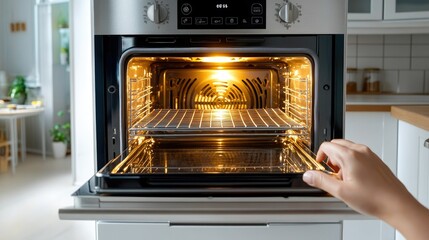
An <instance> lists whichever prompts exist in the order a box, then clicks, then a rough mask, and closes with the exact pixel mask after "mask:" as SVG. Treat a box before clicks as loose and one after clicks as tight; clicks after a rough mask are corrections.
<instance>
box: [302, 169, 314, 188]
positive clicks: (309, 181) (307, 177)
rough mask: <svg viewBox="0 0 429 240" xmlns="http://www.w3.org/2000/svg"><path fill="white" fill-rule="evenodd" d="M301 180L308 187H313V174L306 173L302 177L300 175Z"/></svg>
mask: <svg viewBox="0 0 429 240" xmlns="http://www.w3.org/2000/svg"><path fill="white" fill-rule="evenodd" d="M302 180H304V182H306V183H307V184H308V185H311V186H313V184H314V174H313V172H311V171H307V172H305V173H304V175H302Z"/></svg>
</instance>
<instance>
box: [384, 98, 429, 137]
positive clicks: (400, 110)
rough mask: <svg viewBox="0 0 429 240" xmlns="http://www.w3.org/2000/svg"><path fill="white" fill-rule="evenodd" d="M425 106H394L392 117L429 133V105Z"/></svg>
mask: <svg viewBox="0 0 429 240" xmlns="http://www.w3.org/2000/svg"><path fill="white" fill-rule="evenodd" d="M427 104H428V105H425V106H393V107H392V112H391V113H392V116H393V117H395V118H397V119H398V120H402V121H404V122H407V123H410V124H412V125H414V126H416V127H418V128H422V129H424V130H426V131H429V103H427Z"/></svg>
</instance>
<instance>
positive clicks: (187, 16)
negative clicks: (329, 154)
mask: <svg viewBox="0 0 429 240" xmlns="http://www.w3.org/2000/svg"><path fill="white" fill-rule="evenodd" d="M328 2H329V3H331V4H333V3H334V2H335V1H326V3H324V4H328ZM324 4H322V3H319V5H321V6H323V5H324ZM118 5H119V6H118ZM313 5H314V4H313ZM324 7H326V6H324ZM308 8H311V10H310V9H308ZM316 9H317V7H315V6H305V5H304V2H303V3H302V4H300V3H298V4H293V3H292V2H290V1H267V0H254V1H217V0H216V1H215V0H211V1H198V0H174V1H166V0H164V1H158V2H152V1H141V0H128V1H124V2H121V3H118V2H117V1H101V2H98V1H94V26H95V29H94V30H95V31H94V47H95V56H94V57H95V79H94V81H95V85H94V86H95V101H96V102H95V109H96V135H97V136H96V140H97V160H96V161H97V170H98V172H97V174H96V175H95V177H94V190H95V191H96V192H98V193H108V194H123V193H125V194H126V193H133V194H150V195H162V196H167V195H170V196H172V195H177V194H179V195H200V196H201V195H206V196H207V195H210V196H211V195H226V196H228V195H267V194H268V195H279V194H280V195H284V196H287V195H291V194H312V193H320V191H319V190H316V189H314V188H311V187H309V186H307V185H306V184H304V183H303V181H302V173H303V172H305V171H306V170H308V169H318V170H325V168H327V166H324V165H322V164H323V163H322V164H320V163H318V162H316V161H315V160H314V154H313V152H315V151H316V150H317V148H318V146H319V145H320V143H321V142H323V141H325V140H329V139H332V138H339V137H342V131H343V129H342V126H343V76H344V75H343V74H344V63H343V62H344V32H343V30H344V29H343V24H342V23H341V21H338V22H337V21H326V22H324V21H317V22H316V21H314V20H315V19H314V18H317V15H314V14H315V13H317V11H316ZM312 14H313V16H312Z"/></svg>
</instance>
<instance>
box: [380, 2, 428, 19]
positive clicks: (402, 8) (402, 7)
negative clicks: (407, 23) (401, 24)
mask: <svg viewBox="0 0 429 240" xmlns="http://www.w3.org/2000/svg"><path fill="white" fill-rule="evenodd" d="M428 18H429V1H428V0H384V19H386V20H398V19H428Z"/></svg>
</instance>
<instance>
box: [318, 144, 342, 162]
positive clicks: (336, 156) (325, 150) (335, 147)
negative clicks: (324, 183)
mask: <svg viewBox="0 0 429 240" xmlns="http://www.w3.org/2000/svg"><path fill="white" fill-rule="evenodd" d="M343 144H349V143H348V142H340V144H338V143H336V142H324V143H322V144H321V145H320V148H319V151H318V152H317V155H316V161H318V162H321V161H323V160H325V159H326V158H328V161H329V163H331V164H332V165H334V166H338V167H340V168H343V166H344V159H343V153H345V152H347V151H348V149H349V148H348V147H346V146H344V145H343Z"/></svg>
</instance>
